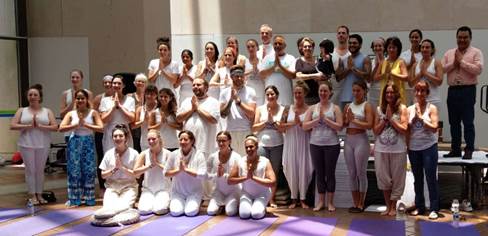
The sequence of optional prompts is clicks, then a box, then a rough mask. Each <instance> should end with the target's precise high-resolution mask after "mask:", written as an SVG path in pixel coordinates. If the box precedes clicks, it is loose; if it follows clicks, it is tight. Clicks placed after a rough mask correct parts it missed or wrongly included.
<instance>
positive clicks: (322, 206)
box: [313, 202, 324, 211]
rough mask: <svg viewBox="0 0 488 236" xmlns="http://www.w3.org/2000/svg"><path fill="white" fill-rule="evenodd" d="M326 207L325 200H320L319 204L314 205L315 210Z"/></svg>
mask: <svg viewBox="0 0 488 236" xmlns="http://www.w3.org/2000/svg"><path fill="white" fill-rule="evenodd" d="M323 208H324V203H323V202H319V204H317V207H314V208H313V211H320V210H322V209H323Z"/></svg>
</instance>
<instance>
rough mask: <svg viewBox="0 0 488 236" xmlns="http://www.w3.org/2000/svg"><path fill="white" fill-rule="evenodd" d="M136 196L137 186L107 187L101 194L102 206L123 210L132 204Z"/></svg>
mask: <svg viewBox="0 0 488 236" xmlns="http://www.w3.org/2000/svg"><path fill="white" fill-rule="evenodd" d="M136 197H137V187H135V186H130V187H125V188H122V189H117V188H112V187H107V189H106V190H105V194H104V195H103V208H107V209H113V210H117V211H120V210H125V209H128V208H131V207H132V206H134V203H135V201H136Z"/></svg>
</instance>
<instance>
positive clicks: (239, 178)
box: [228, 135, 276, 219]
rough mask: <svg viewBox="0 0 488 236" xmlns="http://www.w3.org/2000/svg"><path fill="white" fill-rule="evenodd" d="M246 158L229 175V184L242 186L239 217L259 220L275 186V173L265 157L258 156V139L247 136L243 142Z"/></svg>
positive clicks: (264, 212)
mask: <svg viewBox="0 0 488 236" xmlns="http://www.w3.org/2000/svg"><path fill="white" fill-rule="evenodd" d="M244 146H245V147H246V156H243V157H242V159H241V160H240V161H239V164H238V165H235V166H234V167H233V168H232V170H231V172H230V175H229V181H228V182H229V184H242V194H241V199H240V201H239V217H240V218H242V219H248V218H250V217H251V218H252V219H261V218H263V217H264V216H265V215H266V206H267V205H268V202H269V200H270V198H271V188H272V187H273V186H275V184H276V177H275V173H274V172H273V168H272V167H271V164H270V162H269V160H268V159H267V158H266V157H263V156H258V146H259V145H258V139H257V138H256V136H254V135H249V136H248V137H247V138H246V140H245V141H244Z"/></svg>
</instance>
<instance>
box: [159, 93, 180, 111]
mask: <svg viewBox="0 0 488 236" xmlns="http://www.w3.org/2000/svg"><path fill="white" fill-rule="evenodd" d="M159 104H161V106H163V107H165V108H166V109H167V110H166V111H165V112H169V113H170V115H174V114H175V113H176V109H178V104H177V102H176V99H175V94H174V93H173V91H172V90H171V89H169V88H162V89H161V90H159Z"/></svg>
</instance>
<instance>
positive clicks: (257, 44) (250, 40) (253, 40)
mask: <svg viewBox="0 0 488 236" xmlns="http://www.w3.org/2000/svg"><path fill="white" fill-rule="evenodd" d="M249 42H253V43H254V44H256V47H259V43H258V41H257V40H256V39H248V40H247V41H246V44H248V43H249Z"/></svg>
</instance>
